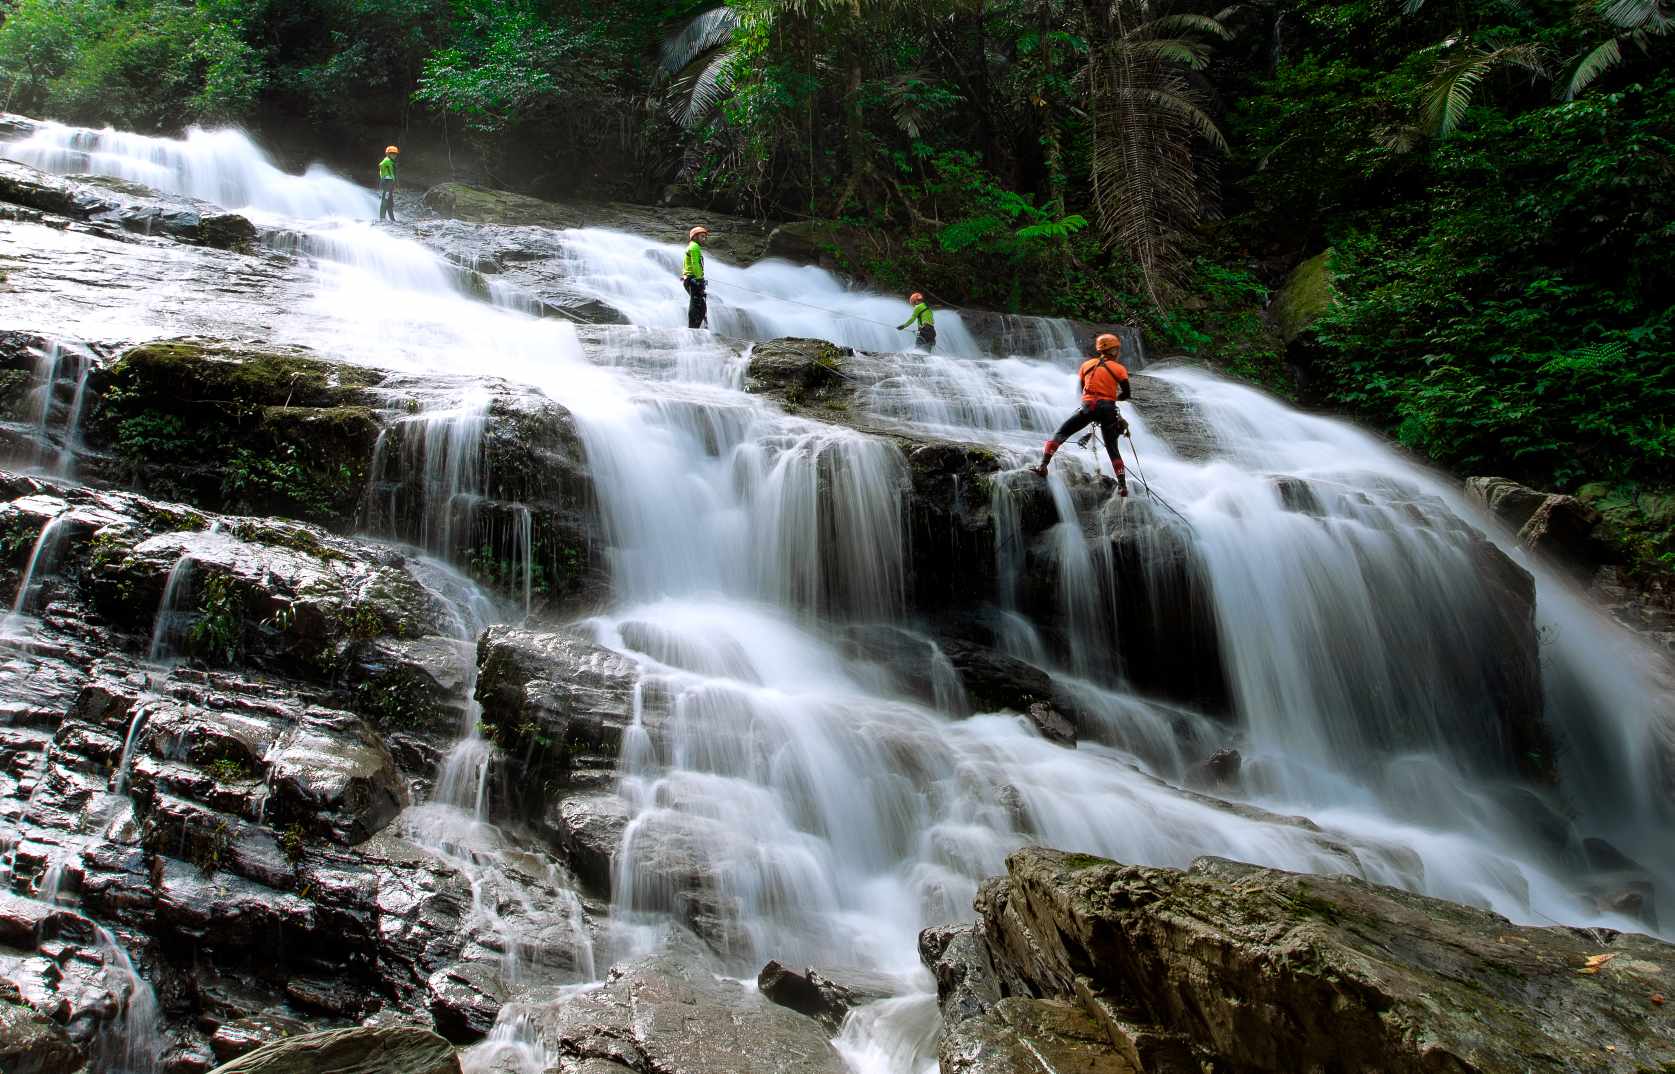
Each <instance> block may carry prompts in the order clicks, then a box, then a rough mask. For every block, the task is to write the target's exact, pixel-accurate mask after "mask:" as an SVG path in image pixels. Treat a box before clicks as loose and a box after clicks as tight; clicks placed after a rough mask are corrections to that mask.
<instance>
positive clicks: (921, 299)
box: [896, 291, 936, 350]
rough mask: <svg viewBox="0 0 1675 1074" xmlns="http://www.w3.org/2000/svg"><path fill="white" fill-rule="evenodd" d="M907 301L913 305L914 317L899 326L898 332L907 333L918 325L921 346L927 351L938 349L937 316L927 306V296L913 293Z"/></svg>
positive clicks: (897, 327)
mask: <svg viewBox="0 0 1675 1074" xmlns="http://www.w3.org/2000/svg"><path fill="white" fill-rule="evenodd" d="M907 300H908V301H909V302H910V303H912V304H913V315H912V316H911V317H909V318H908V319H907V323H905V324H898V325H897V326H896V331H898V332H905V331H906V330H907V329H909V328H911V327H912V326H914V325H918V326H919V346H921V347H923V348H925V349H926V350H932V349H934V348H935V347H936V315H935V314H933V313H931V308H930V307H929V306H927V305H925V296H924V295H922V294H920V293H919V292H917V291H915V292H913V293H912V294H911V295H909V296H907Z"/></svg>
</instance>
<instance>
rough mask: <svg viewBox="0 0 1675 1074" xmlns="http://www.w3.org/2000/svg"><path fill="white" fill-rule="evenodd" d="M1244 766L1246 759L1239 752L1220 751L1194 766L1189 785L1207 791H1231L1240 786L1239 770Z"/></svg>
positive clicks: (1188, 775)
mask: <svg viewBox="0 0 1675 1074" xmlns="http://www.w3.org/2000/svg"><path fill="white" fill-rule="evenodd" d="M1243 766H1244V757H1243V756H1242V755H1241V754H1240V753H1239V751H1238V750H1235V749H1231V748H1223V749H1219V750H1217V751H1215V752H1214V753H1212V754H1211V755H1210V756H1209V757H1208V758H1206V759H1205V760H1202V761H1200V762H1198V763H1197V764H1195V765H1193V766H1192V770H1191V771H1190V772H1189V773H1188V774H1187V783H1188V784H1189V785H1191V786H1194V787H1202V788H1204V789H1205V790H1212V791H1225V790H1230V789H1232V788H1235V787H1237V786H1238V785H1239V770H1240V769H1241V768H1242V767H1243Z"/></svg>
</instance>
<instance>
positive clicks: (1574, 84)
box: [1564, 37, 1623, 101]
mask: <svg viewBox="0 0 1675 1074" xmlns="http://www.w3.org/2000/svg"><path fill="white" fill-rule="evenodd" d="M1622 62H1623V46H1622V42H1621V40H1620V39H1618V38H1615V37H1613V38H1611V39H1610V40H1608V41H1606V42H1604V43H1603V44H1601V45H1600V46H1599V47H1597V48H1595V49H1594V50H1593V51H1592V52H1590V53H1588V54H1587V55H1586V56H1584V57H1582V59H1581V60H1580V61H1578V62H1577V64H1576V70H1575V71H1573V72H1572V73H1571V76H1570V85H1568V86H1566V87H1565V95H1564V96H1565V100H1567V101H1574V100H1575V99H1576V98H1577V97H1578V96H1579V95H1581V94H1582V92H1583V91H1585V90H1586V89H1587V88H1588V87H1589V86H1591V85H1593V84H1594V83H1595V82H1597V81H1599V79H1600V78H1601V77H1603V76H1604V75H1605V73H1606V72H1607V71H1609V70H1611V68H1613V67H1615V66H1617V65H1618V64H1620V63H1622Z"/></svg>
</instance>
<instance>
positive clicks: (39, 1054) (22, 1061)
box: [0, 981, 83, 1074]
mask: <svg viewBox="0 0 1675 1074" xmlns="http://www.w3.org/2000/svg"><path fill="white" fill-rule="evenodd" d="M21 999H22V997H21V996H19V995H18V991H17V988H16V986H14V985H12V983H11V982H10V981H0V1070H5V1071H6V1072H7V1074H74V1072H75V1071H77V1070H80V1069H81V1066H82V1061H83V1056H82V1054H81V1050H80V1049H79V1048H77V1047H76V1046H75V1045H74V1044H71V1043H70V1038H69V1037H68V1036H66V1035H65V1033H64V1030H63V1029H61V1028H59V1026H58V1025H57V1024H55V1023H54V1022H53V1021H52V1019H50V1018H47V1017H46V1016H45V1015H42V1014H40V1013H38V1012H36V1011H34V1010H31V1009H30V1008H29V1007H26V1006H24V1005H23V1004H22V1002H21Z"/></svg>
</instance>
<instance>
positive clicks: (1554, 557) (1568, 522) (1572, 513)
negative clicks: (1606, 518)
mask: <svg viewBox="0 0 1675 1074" xmlns="http://www.w3.org/2000/svg"><path fill="white" fill-rule="evenodd" d="M1599 521H1600V514H1599V512H1598V511H1595V510H1594V509H1593V508H1592V507H1589V506H1588V505H1587V504H1585V503H1583V502H1582V501H1581V500H1579V499H1577V498H1576V497H1574V496H1557V495H1555V496H1549V497H1547V498H1546V499H1545V500H1543V501H1542V502H1541V506H1539V507H1537V508H1536V509H1535V513H1534V514H1532V515H1530V518H1529V521H1528V522H1525V523H1524V526H1523V528H1522V529H1520V530H1519V531H1518V544H1519V546H1520V547H1522V548H1527V549H1529V550H1530V551H1532V552H1535V553H1536V554H1538V555H1541V556H1544V557H1546V558H1547V559H1549V560H1551V561H1552V562H1554V563H1557V564H1559V565H1560V566H1563V567H1566V568H1569V569H1570V570H1572V571H1574V572H1578V573H1582V574H1591V573H1592V572H1593V570H1594V569H1595V568H1596V567H1598V566H1599V563H1600V556H1601V549H1600V544H1599V541H1598V539H1597V538H1596V537H1595V534H1594V531H1595V529H1596V528H1597V527H1598V526H1599Z"/></svg>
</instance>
